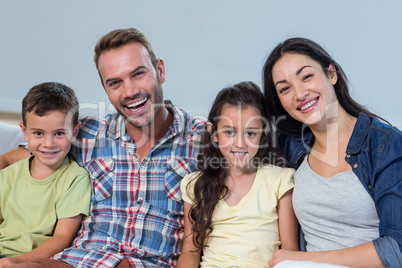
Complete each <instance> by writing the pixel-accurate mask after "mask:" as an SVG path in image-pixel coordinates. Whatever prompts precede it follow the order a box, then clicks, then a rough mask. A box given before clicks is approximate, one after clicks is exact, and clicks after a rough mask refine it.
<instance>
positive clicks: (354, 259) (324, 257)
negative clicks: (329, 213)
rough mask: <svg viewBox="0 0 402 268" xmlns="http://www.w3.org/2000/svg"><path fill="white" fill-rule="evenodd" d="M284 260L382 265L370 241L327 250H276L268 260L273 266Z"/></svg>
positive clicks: (366, 266) (368, 267)
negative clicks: (349, 246)
mask: <svg viewBox="0 0 402 268" xmlns="http://www.w3.org/2000/svg"><path fill="white" fill-rule="evenodd" d="M285 260H296V261H313V262H321V263H331V264H337V265H343V266H348V267H356V268H359V267H362V268H377V267H384V266H383V265H382V263H381V261H380V258H379V257H378V254H377V252H376V250H375V248H374V245H373V243H372V242H367V243H364V244H361V245H357V246H354V247H351V248H346V249H339V250H329V251H312V252H300V251H291V250H278V251H277V252H275V253H274V256H273V258H272V259H271V260H270V261H269V265H270V266H274V265H275V264H277V263H279V262H281V261H285Z"/></svg>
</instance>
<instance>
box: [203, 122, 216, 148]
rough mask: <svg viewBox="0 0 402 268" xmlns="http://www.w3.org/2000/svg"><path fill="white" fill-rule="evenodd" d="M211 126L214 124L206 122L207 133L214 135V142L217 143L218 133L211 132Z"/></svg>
mask: <svg viewBox="0 0 402 268" xmlns="http://www.w3.org/2000/svg"><path fill="white" fill-rule="evenodd" d="M213 126H214V125H213V124H212V123H211V122H207V124H206V128H207V131H208V133H209V135H211V136H214V142H216V143H217V142H218V135H216V134H215V133H213Z"/></svg>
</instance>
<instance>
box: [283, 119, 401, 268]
mask: <svg viewBox="0 0 402 268" xmlns="http://www.w3.org/2000/svg"><path fill="white" fill-rule="evenodd" d="M313 138H314V137H313V134H312V132H311V131H310V130H308V131H307V132H306V133H303V134H302V135H301V136H299V137H297V138H295V137H288V136H285V135H281V134H279V135H278V142H279V145H280V147H281V149H282V151H283V153H284V155H285V158H286V159H287V160H288V161H289V162H290V163H291V164H293V165H294V166H293V167H294V168H297V167H298V165H299V164H300V163H301V160H302V159H303V157H304V156H305V155H306V153H307V152H308V151H309V149H310V147H309V145H310V144H311V142H312V141H313ZM345 161H346V162H347V163H348V164H349V165H350V166H351V167H352V170H353V172H354V173H355V174H356V176H357V177H358V178H359V179H360V181H361V183H362V184H363V186H364V188H365V189H366V190H367V192H368V193H369V194H370V196H371V197H372V198H373V200H374V203H375V206H376V209H377V214H378V218H379V220H380V223H379V234H380V237H379V238H377V239H375V240H374V241H373V244H374V247H375V249H376V251H377V253H378V255H379V257H380V259H381V261H382V263H383V265H384V266H385V267H402V254H401V245H402V228H401V227H402V132H401V131H399V130H398V129H396V128H394V127H392V126H389V125H387V124H384V123H381V122H379V121H378V120H377V119H376V118H373V117H369V116H367V115H366V114H365V113H360V114H359V116H358V118H357V122H356V125H355V127H354V129H353V133H352V136H351V138H350V140H349V143H348V146H347V149H346V156H345ZM296 187H297V186H296ZM302 240H304V238H303V237H302ZM304 243H305V241H304ZM301 248H303V245H301Z"/></svg>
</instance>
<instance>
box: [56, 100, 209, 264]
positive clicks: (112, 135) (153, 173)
mask: <svg viewBox="0 0 402 268" xmlns="http://www.w3.org/2000/svg"><path fill="white" fill-rule="evenodd" d="M165 105H166V107H167V109H168V110H169V112H170V113H172V114H173V115H174V122H173V123H172V125H171V126H170V128H169V130H168V131H167V133H166V134H165V136H164V137H163V138H162V139H161V140H159V141H158V142H157V144H156V145H155V146H154V148H153V149H152V151H151V152H150V153H149V154H148V156H147V157H145V158H144V159H143V160H142V161H139V160H138V159H137V158H136V157H135V156H134V153H135V148H136V147H135V144H134V143H133V140H132V139H131V137H130V136H128V134H126V132H125V125H124V118H123V117H122V116H121V115H120V114H118V113H115V114H112V115H108V116H107V117H106V118H104V119H100V118H95V117H88V118H85V119H84V120H83V121H82V122H81V124H82V127H81V130H80V133H79V136H78V139H77V141H76V142H75V144H74V146H73V148H72V151H71V153H72V155H73V156H74V158H75V159H76V160H77V162H78V163H79V164H80V165H81V166H82V167H84V168H85V169H86V170H88V172H89V174H90V177H91V180H92V201H91V211H90V216H89V217H88V218H87V219H85V220H84V222H83V224H82V226H81V229H80V230H79V232H78V235H77V237H76V238H75V240H74V241H73V244H72V246H71V247H70V248H68V249H66V250H64V251H63V252H62V253H59V254H57V255H56V256H55V257H54V258H56V259H59V260H62V261H64V262H67V263H69V264H71V265H73V266H75V267H91V268H93V267H114V266H116V265H117V264H118V263H119V262H120V261H121V260H122V259H123V258H125V257H127V258H128V259H129V260H130V262H131V264H132V265H133V267H172V266H175V264H176V260H177V257H178V254H179V252H180V250H181V245H182V236H183V224H184V218H183V201H182V199H181V192H180V181H181V179H182V178H183V177H184V176H185V175H186V174H188V173H191V172H193V171H195V170H196V165H197V163H196V157H197V153H198V151H199V143H200V138H201V134H202V132H203V130H204V122H203V121H201V120H200V119H196V118H191V117H190V116H189V115H188V114H186V113H185V112H184V111H182V110H180V109H178V108H177V107H176V106H174V105H173V104H172V103H171V102H165Z"/></svg>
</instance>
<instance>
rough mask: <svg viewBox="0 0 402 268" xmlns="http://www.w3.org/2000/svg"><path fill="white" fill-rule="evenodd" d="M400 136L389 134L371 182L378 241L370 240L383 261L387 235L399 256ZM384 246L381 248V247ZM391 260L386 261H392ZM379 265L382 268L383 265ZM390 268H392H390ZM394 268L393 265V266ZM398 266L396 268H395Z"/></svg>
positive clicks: (401, 234) (401, 223)
mask: <svg viewBox="0 0 402 268" xmlns="http://www.w3.org/2000/svg"><path fill="white" fill-rule="evenodd" d="M401 152H402V133H401V132H400V131H396V130H395V131H393V132H391V134H390V136H389V138H388V142H387V143H386V145H385V146H384V150H383V151H382V153H381V157H379V158H378V159H377V163H376V166H377V172H376V176H375V178H374V181H371V185H372V190H373V195H374V201H375V203H376V206H377V212H378V217H379V219H380V225H379V232H380V238H378V239H376V240H374V241H373V243H374V245H375V246H376V250H377V253H378V255H379V257H380V259H381V261H383V259H385V258H386V256H389V254H384V253H385V252H388V251H389V252H392V246H391V244H390V242H387V241H391V240H390V239H384V237H387V236H389V237H390V238H392V241H395V242H396V244H397V245H398V246H399V255H400V254H401V246H402V213H401V211H402V194H401V193H402V191H401V190H402V153H401ZM383 247H384V248H383ZM396 260H397V259H396V258H394V257H393V258H391V259H389V260H388V261H390V262H392V261H396ZM383 264H384V265H385V264H386V262H385V263H384V261H383ZM390 267H394V266H392V265H391V266H390ZM395 267H397V266H395ZM398 267H400V266H398Z"/></svg>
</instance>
